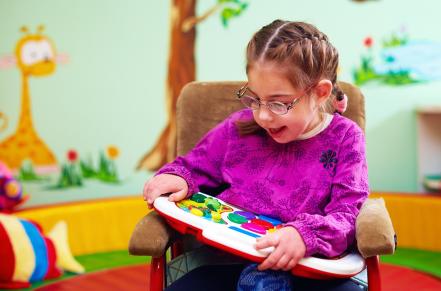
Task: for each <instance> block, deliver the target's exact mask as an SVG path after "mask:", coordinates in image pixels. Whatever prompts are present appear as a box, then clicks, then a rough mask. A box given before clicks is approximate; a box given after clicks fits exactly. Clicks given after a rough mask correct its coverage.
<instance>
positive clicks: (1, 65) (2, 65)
mask: <svg viewBox="0 0 441 291" xmlns="http://www.w3.org/2000/svg"><path fill="white" fill-rule="evenodd" d="M16 63H17V60H16V58H15V57H14V56H3V57H0V69H9V68H11V67H13V66H15V64H16Z"/></svg>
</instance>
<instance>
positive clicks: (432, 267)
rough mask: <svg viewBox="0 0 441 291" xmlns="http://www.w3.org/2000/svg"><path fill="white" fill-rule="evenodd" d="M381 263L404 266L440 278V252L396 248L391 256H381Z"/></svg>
mask: <svg viewBox="0 0 441 291" xmlns="http://www.w3.org/2000/svg"><path fill="white" fill-rule="evenodd" d="M381 262H384V263H389V264H393V265H399V266H405V267H409V268H411V269H414V270H418V271H421V272H424V273H429V274H431V275H434V276H436V277H438V278H441V252H431V251H423V250H416V249H403V248H397V250H396V252H395V254H394V255H392V256H382V257H381Z"/></svg>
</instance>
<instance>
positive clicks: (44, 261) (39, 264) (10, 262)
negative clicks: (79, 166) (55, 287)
mask: <svg viewBox="0 0 441 291" xmlns="http://www.w3.org/2000/svg"><path fill="white" fill-rule="evenodd" d="M0 262H1V263H0V289H2V288H8V289H19V288H28V287H30V283H32V282H37V281H41V280H46V279H52V278H56V277H59V276H61V274H62V270H66V271H70V272H74V273H83V272H84V268H83V266H81V265H80V264H79V263H78V262H77V261H76V260H75V259H74V257H73V256H72V254H71V252H70V248H69V245H68V241H67V226H66V223H65V222H59V223H58V224H56V225H55V226H54V228H53V229H52V231H51V232H50V233H48V235H47V236H44V235H43V234H42V230H41V227H40V226H39V225H38V224H36V223H34V222H31V221H29V220H25V219H19V218H17V217H15V216H13V215H9V214H2V213H0Z"/></svg>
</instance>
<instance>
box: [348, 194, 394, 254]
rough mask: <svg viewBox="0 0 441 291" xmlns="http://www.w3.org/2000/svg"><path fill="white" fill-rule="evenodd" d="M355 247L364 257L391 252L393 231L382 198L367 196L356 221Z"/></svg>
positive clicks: (392, 250) (392, 251) (392, 249)
mask: <svg viewBox="0 0 441 291" xmlns="http://www.w3.org/2000/svg"><path fill="white" fill-rule="evenodd" d="M355 230H356V235H355V236H356V239H357V247H358V250H359V251H360V253H361V255H362V256H363V257H364V258H368V257H372V256H377V255H388V254H393V253H394V251H395V247H396V236H395V231H394V228H393V225H392V221H391V219H390V216H389V213H388V211H387V209H386V205H385V203H384V200H383V198H377V199H373V198H369V199H367V200H366V201H365V203H364V204H363V206H362V207H361V209H360V213H359V214H358V217H357V221H356V226H355Z"/></svg>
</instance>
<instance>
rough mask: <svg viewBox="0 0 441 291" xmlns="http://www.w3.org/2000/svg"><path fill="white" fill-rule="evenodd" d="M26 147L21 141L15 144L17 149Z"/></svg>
mask: <svg viewBox="0 0 441 291" xmlns="http://www.w3.org/2000/svg"><path fill="white" fill-rule="evenodd" d="M26 145H27V143H26V142H23V141H20V142H18V143H17V147H19V148H24V147H26Z"/></svg>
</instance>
